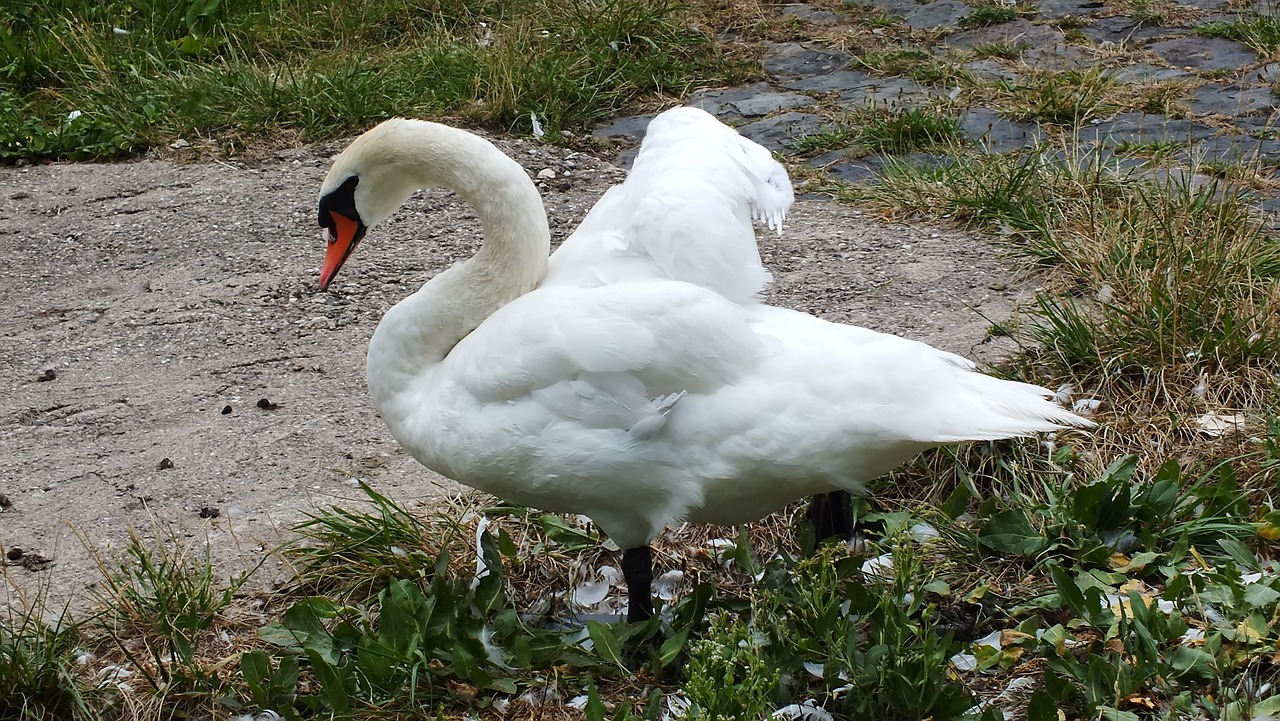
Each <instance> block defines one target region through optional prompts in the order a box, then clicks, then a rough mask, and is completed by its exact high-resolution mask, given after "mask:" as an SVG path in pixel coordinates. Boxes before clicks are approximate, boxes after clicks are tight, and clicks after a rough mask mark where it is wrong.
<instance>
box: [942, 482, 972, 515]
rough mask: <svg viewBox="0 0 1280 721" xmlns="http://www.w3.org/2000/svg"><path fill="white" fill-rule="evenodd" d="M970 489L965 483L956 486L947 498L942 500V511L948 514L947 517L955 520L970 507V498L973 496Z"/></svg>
mask: <svg viewBox="0 0 1280 721" xmlns="http://www.w3.org/2000/svg"><path fill="white" fill-rule="evenodd" d="M972 497H973V496H972V494H970V493H969V489H968V488H967V487H965V485H964V484H960V485H958V486H956V489H955V490H954V491H952V492H951V495H950V496H947V500H945V501H943V502H942V512H943V513H945V514H947V518H950V519H951V520H953V521H954V520H955V519H957V518H959V517H960V516H963V515H964V512H965V511H966V510H967V509H968V508H969V499H970V498H972Z"/></svg>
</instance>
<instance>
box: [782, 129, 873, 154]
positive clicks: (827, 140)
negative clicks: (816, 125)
mask: <svg viewBox="0 0 1280 721" xmlns="http://www.w3.org/2000/svg"><path fill="white" fill-rule="evenodd" d="M857 137H858V135H857V133H856V132H854V131H853V130H850V129H849V128H845V127H841V128H838V129H836V130H828V131H824V132H821V133H814V134H813V135H802V136H800V137H798V138H796V139H795V140H793V141H791V148H792V150H794V151H795V152H796V153H797V154H798V155H802V156H811V155H820V154H822V153H826V152H829V151H832V150H840V149H841V148H845V147H848V145H849V144H850V143H851V142H853V140H854V139H855V138H857Z"/></svg>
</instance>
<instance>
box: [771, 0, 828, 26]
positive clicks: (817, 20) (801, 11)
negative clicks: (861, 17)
mask: <svg viewBox="0 0 1280 721" xmlns="http://www.w3.org/2000/svg"><path fill="white" fill-rule="evenodd" d="M782 14H783V15H785V16H787V17H790V18H796V19H799V20H803V21H805V22H807V23H813V24H814V25H833V24H835V23H836V22H837V21H838V20H839V19H840V18H839V17H838V16H837V15H836V14H835V13H833V12H831V11H830V10H823V9H821V8H816V7H814V6H812V5H806V4H805V3H796V4H794V5H784V6H783V7H782Z"/></svg>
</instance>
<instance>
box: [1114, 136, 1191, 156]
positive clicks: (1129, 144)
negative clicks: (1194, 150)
mask: <svg viewBox="0 0 1280 721" xmlns="http://www.w3.org/2000/svg"><path fill="white" fill-rule="evenodd" d="M1183 145H1184V144H1183V143H1181V142H1179V141H1177V140H1167V139H1160V140H1146V141H1143V142H1134V141H1129V140H1125V141H1121V142H1119V143H1116V146H1115V152H1116V155H1123V156H1130V157H1134V156H1136V157H1141V158H1153V159H1160V158H1166V157H1168V156H1169V155H1170V154H1171V153H1173V152H1174V151H1175V150H1178V149H1179V148H1181V147H1183Z"/></svg>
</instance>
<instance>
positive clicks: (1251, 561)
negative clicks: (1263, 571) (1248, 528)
mask: <svg viewBox="0 0 1280 721" xmlns="http://www.w3.org/2000/svg"><path fill="white" fill-rule="evenodd" d="M1218 545H1219V546H1222V550H1224V551H1226V552H1227V555H1228V556H1230V557H1231V560H1233V561H1235V562H1236V563H1238V564H1239V565H1241V566H1243V567H1245V568H1247V569H1249V570H1250V571H1257V570H1259V569H1260V568H1261V566H1260V564H1259V563H1258V557H1257V556H1255V555H1253V551H1250V550H1249V547H1248V546H1246V545H1244V544H1243V543H1241V542H1239V541H1237V540H1236V539H1234V538H1219V539H1218Z"/></svg>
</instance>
